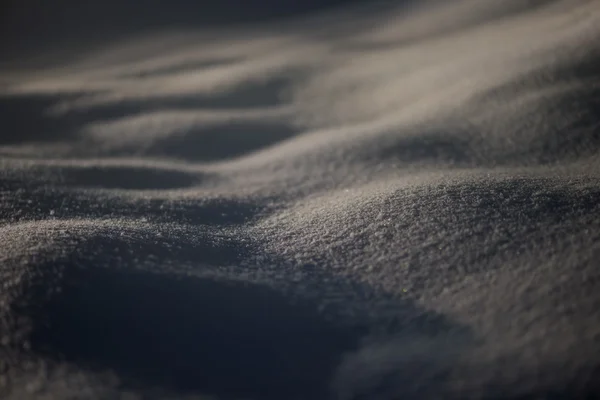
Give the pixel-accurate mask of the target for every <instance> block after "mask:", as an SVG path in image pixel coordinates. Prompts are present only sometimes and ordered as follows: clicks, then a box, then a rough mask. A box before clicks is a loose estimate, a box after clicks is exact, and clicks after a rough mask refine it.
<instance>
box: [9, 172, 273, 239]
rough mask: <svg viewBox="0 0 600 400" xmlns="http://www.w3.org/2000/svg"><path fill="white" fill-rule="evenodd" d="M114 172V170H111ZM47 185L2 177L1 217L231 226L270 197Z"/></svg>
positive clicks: (262, 208)
mask: <svg viewBox="0 0 600 400" xmlns="http://www.w3.org/2000/svg"><path fill="white" fill-rule="evenodd" d="M115 173H116V172H115ZM71 189H72V188H68V187H64V186H63V187H60V184H59V185H57V186H56V187H53V188H51V187H48V186H47V182H45V183H44V182H38V183H37V184H36V183H35V182H31V181H29V182H27V181H24V180H20V179H15V180H2V181H0V196H2V195H4V196H3V198H2V199H1V200H2V201H1V203H0V221H6V222H11V223H16V222H25V221H31V220H38V219H46V218H59V219H61V218H64V219H69V218H85V219H98V218H99V219H107V218H123V217H124V218H132V219H136V218H142V217H143V218H146V219H147V220H148V221H151V222H160V223H173V222H177V223H179V224H189V225H213V226H225V227H226V226H231V225H240V224H244V223H251V222H252V221H253V220H255V219H256V218H258V217H259V216H261V215H262V216H264V215H265V213H268V212H269V211H272V210H271V209H272V208H273V207H272V206H269V204H271V202H272V201H271V199H268V198H259V199H227V198H222V197H213V198H204V199H197V198H193V199H185V198H179V199H178V198H174V199H168V198H162V199H161V198H151V197H123V198H119V197H113V196H102V195H101V194H98V193H96V192H94V193H90V192H87V191H85V190H81V191H80V190H77V191H73V190H71Z"/></svg>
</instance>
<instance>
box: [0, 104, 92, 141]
mask: <svg viewBox="0 0 600 400" xmlns="http://www.w3.org/2000/svg"><path fill="white" fill-rule="evenodd" d="M65 97H68V96H52V95H48V96H42V95H36V96H10V97H4V96H0V121H2V134H0V144H26V143H28V142H58V141H63V140H69V139H73V138H74V136H75V134H76V133H77V129H79V128H80V127H81V123H82V121H81V119H78V118H77V117H75V118H56V117H54V116H52V115H50V114H49V113H48V110H49V109H50V108H51V107H52V106H54V105H55V104H56V102H57V101H58V100H65Z"/></svg>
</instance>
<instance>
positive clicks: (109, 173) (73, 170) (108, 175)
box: [60, 166, 204, 190]
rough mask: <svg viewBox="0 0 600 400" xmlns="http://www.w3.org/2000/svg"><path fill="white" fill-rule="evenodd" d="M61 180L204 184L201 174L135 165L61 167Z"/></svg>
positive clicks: (134, 186)
mask: <svg viewBox="0 0 600 400" xmlns="http://www.w3.org/2000/svg"><path fill="white" fill-rule="evenodd" d="M60 175H61V181H62V182H61V183H62V184H64V185H67V186H70V187H75V188H88V187H89V188H102V189H126V190H165V189H182V188H189V187H191V186H194V185H196V184H201V183H202V180H203V178H204V176H202V175H201V174H195V173H191V172H190V173H188V172H184V171H177V170H175V169H162V168H150V167H133V166H102V167H100V166H98V167H70V168H63V169H61V171H60Z"/></svg>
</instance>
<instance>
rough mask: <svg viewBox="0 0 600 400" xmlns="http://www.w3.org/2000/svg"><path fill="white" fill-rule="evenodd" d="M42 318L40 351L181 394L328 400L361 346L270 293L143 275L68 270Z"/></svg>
mask: <svg viewBox="0 0 600 400" xmlns="http://www.w3.org/2000/svg"><path fill="white" fill-rule="evenodd" d="M41 311H42V312H43V315H44V316H45V318H46V320H47V321H48V323H49V325H48V327H47V328H40V329H39V330H37V331H36V332H35V333H34V334H33V336H32V338H31V340H32V345H33V349H34V350H35V351H39V352H41V353H47V354H54V355H56V356H59V357H61V358H63V357H64V359H66V360H69V361H72V362H76V363H78V365H81V366H86V365H87V366H88V367H91V368H111V369H113V370H115V371H117V372H118V373H119V375H120V376H122V377H123V378H124V380H125V382H127V381H128V380H129V381H130V383H131V384H133V385H134V386H135V384H136V382H140V383H141V384H150V385H152V386H154V385H159V386H163V387H168V388H171V389H173V390H176V391H178V392H195V391H198V392H199V393H214V394H217V395H224V396H228V395H229V396H240V397H244V396H245V397H250V398H255V399H282V398H305V399H322V398H327V390H328V383H329V378H330V374H331V372H332V370H333V369H334V367H335V366H336V365H337V363H338V361H339V357H340V355H341V353H343V352H344V351H346V350H349V349H352V348H353V347H354V346H355V344H356V341H357V338H356V337H355V336H354V333H353V332H348V331H343V330H341V329H336V328H335V327H333V326H330V325H329V324H327V323H326V322H325V321H323V320H322V319H321V318H320V317H319V315H318V313H317V312H316V310H315V308H314V307H310V306H309V305H302V304H290V302H289V299H286V298H285V297H283V296H282V295H280V294H278V293H276V292H274V291H272V290H271V289H268V288H266V287H260V286H255V285H248V284H242V283H227V282H218V281H211V280H202V279H196V278H191V277H186V278H184V279H176V278H175V277H170V276H165V275H153V274H150V273H141V272H138V273H136V272H124V271H123V272H116V271H114V270H109V269H96V268H85V269H84V268H72V269H69V274H68V275H67V276H66V278H65V281H64V286H63V290H62V293H61V294H60V295H59V296H57V297H56V298H54V299H53V300H52V301H50V302H49V303H48V304H46V305H45V306H44V307H43V308H42V309H41Z"/></svg>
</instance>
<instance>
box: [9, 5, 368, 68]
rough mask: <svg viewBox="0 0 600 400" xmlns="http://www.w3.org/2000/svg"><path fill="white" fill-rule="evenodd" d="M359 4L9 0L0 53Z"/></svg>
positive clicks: (14, 53) (247, 21)
mask: <svg viewBox="0 0 600 400" xmlns="http://www.w3.org/2000/svg"><path fill="white" fill-rule="evenodd" d="M360 2H365V0H292V1H284V2H282V1H277V0H251V1H239V0H221V1H218V2H214V1H193V0H173V1H168V2H167V1H164V0H144V1H135V0H124V1H114V0H108V1H96V0H59V1H54V2H51V3H46V2H42V1H38V0H9V1H8V2H4V3H3V4H2V9H1V12H0V16H1V17H0V27H2V28H1V29H0V38H2V39H1V40H0V49H2V50H3V53H4V54H6V55H8V56H13V57H14V56H19V55H23V54H31V53H33V52H35V50H36V49H37V50H40V49H42V48H44V47H48V46H52V47H57V46H59V45H60V44H64V43H68V42H73V41H79V42H82V43H84V42H88V43H91V42H93V41H100V40H102V41H105V40H113V41H114V40H118V39H119V38H121V37H124V36H126V35H128V34H131V33H136V32H142V31H151V30H156V29H164V28H181V29H186V28H195V29H202V28H214V27H218V28H223V27H227V26H230V25H232V24H252V23H261V22H267V21H272V20H277V19H282V18H293V17H298V16H301V15H305V14H311V13H315V12H319V11H322V10H327V9H331V8H336V7H344V6H347V5H350V4H353V3H360Z"/></svg>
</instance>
